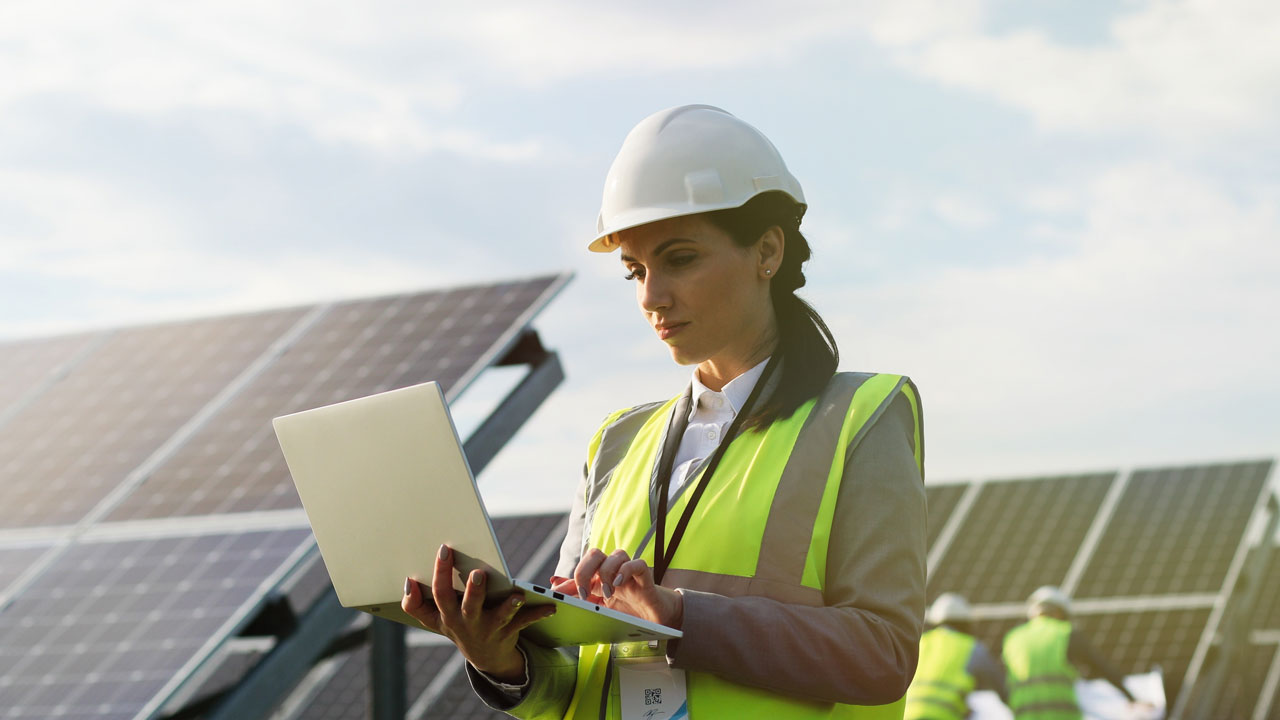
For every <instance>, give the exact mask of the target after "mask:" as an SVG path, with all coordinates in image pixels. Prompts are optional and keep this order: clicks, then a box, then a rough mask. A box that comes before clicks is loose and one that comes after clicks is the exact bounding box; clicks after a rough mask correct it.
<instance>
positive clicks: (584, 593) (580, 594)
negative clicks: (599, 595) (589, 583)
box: [578, 588, 587, 600]
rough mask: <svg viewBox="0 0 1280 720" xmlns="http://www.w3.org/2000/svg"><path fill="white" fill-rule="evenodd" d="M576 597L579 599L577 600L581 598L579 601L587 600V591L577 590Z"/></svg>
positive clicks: (583, 589)
mask: <svg viewBox="0 0 1280 720" xmlns="http://www.w3.org/2000/svg"><path fill="white" fill-rule="evenodd" d="M578 597H579V598H581V599H583V600H586V599H587V589H586V588H578Z"/></svg>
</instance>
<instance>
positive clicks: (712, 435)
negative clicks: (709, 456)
mask: <svg viewBox="0 0 1280 720" xmlns="http://www.w3.org/2000/svg"><path fill="white" fill-rule="evenodd" d="M707 439H708V440H715V439H716V431H715V430H708V431H707Z"/></svg>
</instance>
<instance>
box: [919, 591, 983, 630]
mask: <svg viewBox="0 0 1280 720" xmlns="http://www.w3.org/2000/svg"><path fill="white" fill-rule="evenodd" d="M924 621H925V622H927V623H929V624H930V625H941V624H943V623H948V622H973V608H971V607H969V601H968V600H965V599H964V597H963V596H961V595H958V594H956V593H943V594H941V595H939V596H938V599H937V600H934V601H933V604H932V605H930V606H929V610H928V611H927V612H925V614H924Z"/></svg>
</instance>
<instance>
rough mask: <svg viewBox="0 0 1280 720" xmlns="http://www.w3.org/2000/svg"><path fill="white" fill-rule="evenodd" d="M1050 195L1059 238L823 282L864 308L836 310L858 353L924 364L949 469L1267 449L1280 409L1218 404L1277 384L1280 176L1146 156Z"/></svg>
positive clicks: (898, 363) (940, 452)
mask: <svg viewBox="0 0 1280 720" xmlns="http://www.w3.org/2000/svg"><path fill="white" fill-rule="evenodd" d="M1039 192H1040V194H1042V195H1043V194H1048V195H1051V196H1052V197H1053V198H1054V203H1055V206H1054V210H1055V214H1054V215H1052V216H1048V217H1044V218H1040V219H1038V220H1037V222H1038V223H1039V224H1040V225H1041V226H1043V227H1045V228H1048V230H1049V231H1051V232H1054V233H1056V235H1057V236H1058V237H1059V239H1061V240H1062V241H1063V242H1064V243H1067V244H1066V245H1065V247H1066V251H1065V252H1060V253H1056V254H1054V255H1053V256H1051V257H1050V256H1043V255H1041V256H1032V257H1031V258H1030V259H1026V260H1024V261H1021V262H1017V263H1009V264H1003V265H1001V266H999V267H986V268H983V267H963V268H956V267H953V268H948V269H942V270H941V271H938V272H934V273H929V274H927V275H925V276H923V277H911V278H908V279H905V280H900V281H889V282H884V283H880V284H876V285H863V286H850V287H844V288H838V289H837V288H826V289H824V290H822V291H821V295H820V297H819V298H818V307H819V308H823V307H833V308H835V307H849V308H859V309H860V312H859V313H858V315H857V316H851V315H849V314H847V313H845V314H840V315H834V316H832V317H829V318H828V319H829V320H831V324H832V326H833V328H834V329H835V330H836V332H837V336H838V337H842V338H854V339H856V344H850V345H849V347H850V350H851V351H850V352H846V355H847V356H849V363H847V364H849V365H850V366H851V367H852V366H854V365H861V366H862V367H860V368H859V369H864V368H865V366H866V364H867V363H868V362H874V363H875V367H874V369H890V370H901V371H906V372H909V373H910V374H912V375H914V376H916V378H917V380H918V381H919V382H920V383H921V386H922V390H923V392H924V394H925V397H926V406H927V407H931V408H932V417H931V424H930V426H931V430H932V433H931V437H933V438H936V440H935V441H934V442H933V445H932V452H933V454H934V457H935V459H936V460H938V461H939V465H938V466H939V467H943V468H947V469H948V470H949V471H950V472H948V475H949V476H954V475H955V474H956V473H964V472H979V471H981V472H984V473H991V472H999V471H1000V470H1001V469H1021V470H1035V469H1037V468H1039V469H1043V468H1044V467H1063V468H1072V467H1074V468H1087V467H1098V466H1106V465H1109V464H1114V463H1118V462H1120V463H1128V462H1132V461H1133V458H1134V457H1142V456H1144V455H1145V456H1148V457H1169V456H1171V455H1173V456H1180V457H1185V456H1186V455H1187V454H1188V453H1190V454H1192V455H1194V454H1195V453H1196V452H1197V451H1198V450H1200V449H1203V451H1202V455H1218V454H1221V453H1223V452H1227V453H1245V452H1254V453H1256V452H1265V451H1269V450H1270V449H1271V443H1273V438H1274V434H1275V432H1276V431H1277V430H1280V427H1278V426H1277V423H1276V421H1274V420H1272V421H1270V425H1267V424H1266V423H1265V422H1264V423H1258V424H1245V426H1243V427H1242V425H1241V424H1240V423H1238V422H1234V421H1224V420H1223V413H1224V412H1228V413H1230V414H1232V415H1241V416H1243V415H1246V414H1248V413H1249V412H1250V411H1249V408H1251V407H1253V406H1254V405H1253V403H1254V402H1255V401H1256V400H1255V399H1256V398H1257V397H1258V394H1259V393H1260V392H1261V393H1264V394H1265V393H1271V394H1273V395H1274V389H1269V388H1272V386H1273V384H1271V383H1268V382H1266V381H1265V380H1264V378H1267V377H1270V376H1271V375H1272V374H1273V373H1274V369H1273V368H1272V367H1271V366H1272V365H1273V362H1274V358H1275V357H1280V337H1277V335H1276V334H1275V332H1274V325H1275V311H1274V308H1276V307H1280V286H1277V285H1276V283H1275V282H1274V278H1276V277H1277V276H1280V245H1277V244H1276V243H1275V241H1274V238H1275V237H1277V236H1280V212H1278V211H1277V208H1278V207H1280V203H1277V200H1278V199H1280V186H1271V187H1268V188H1256V189H1252V190H1250V191H1248V192H1240V191H1237V190H1235V189H1233V188H1230V187H1227V186H1224V185H1221V184H1218V183H1214V182H1210V181H1208V180H1206V179H1204V178H1203V177H1200V176H1197V175H1194V174H1191V173H1188V172H1185V171H1180V170H1178V169H1177V168H1173V167H1170V166H1168V165H1165V164H1160V163H1148V162H1138V163H1131V164H1126V165H1123V166H1118V167H1114V168H1111V169H1109V170H1107V171H1105V172H1102V173H1100V174H1099V175H1098V176H1097V177H1095V178H1093V180H1092V181H1090V182H1089V183H1087V184H1086V185H1085V186H1084V187H1082V188H1076V189H1074V190H1073V191H1068V190H1063V191H1062V192H1060V193H1047V191H1044V190H1041V191H1039ZM1071 197H1075V198H1078V203H1079V204H1078V205H1077V206H1076V208H1075V210H1076V212H1074V213H1069V214H1065V215H1063V214H1062V203H1064V202H1069V201H1068V200H1066V198H1071ZM846 343H849V341H848V340H846ZM1227 427H1230V428H1232V430H1230V432H1229V433H1225V434H1224V432H1220V428H1222V429H1225V428H1227Z"/></svg>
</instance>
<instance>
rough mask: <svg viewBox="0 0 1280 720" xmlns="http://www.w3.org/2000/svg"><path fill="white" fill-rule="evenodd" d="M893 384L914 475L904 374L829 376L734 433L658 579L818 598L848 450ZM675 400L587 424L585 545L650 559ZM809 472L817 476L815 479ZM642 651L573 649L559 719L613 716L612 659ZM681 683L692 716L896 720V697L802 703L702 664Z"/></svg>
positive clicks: (675, 512)
mask: <svg viewBox="0 0 1280 720" xmlns="http://www.w3.org/2000/svg"><path fill="white" fill-rule="evenodd" d="M899 393H902V394H903V395H904V396H906V397H907V398H908V400H909V401H910V403H911V407H912V410H913V413H914V415H915V448H916V462H917V464H918V465H919V466H920V468H921V474H922V476H923V463H924V459H923V444H922V442H921V440H922V438H921V432H922V428H921V423H920V406H919V399H918V396H917V394H916V391H915V387H914V386H913V385H912V384H911V382H910V380H908V379H907V378H905V377H903V376H900V375H869V374H863V373H840V374H837V375H836V376H834V378H833V379H832V381H831V382H830V383H828V386H827V389H826V390H825V391H824V393H823V395H822V397H820V398H815V399H813V400H810V401H808V402H807V403H805V404H804V405H802V406H800V408H799V409H798V410H796V412H795V413H794V414H793V415H791V416H790V417H788V418H786V419H782V420H778V421H775V422H774V423H772V424H771V425H769V426H768V427H766V428H764V429H759V428H756V429H752V430H748V431H745V432H743V433H741V434H740V435H739V436H738V437H736V438H734V439H733V440H732V442H731V443H730V444H729V446H728V447H727V448H726V449H725V453H724V455H723V457H722V459H721V462H720V467H719V468H718V469H717V470H716V472H715V475H714V476H713V477H712V479H711V483H712V484H711V485H710V486H708V487H707V489H706V492H705V494H704V495H703V497H702V499H701V501H700V502H699V504H698V507H697V510H696V511H695V513H694V515H693V516H692V518H691V520H690V522H689V525H688V528H687V529H686V531H685V537H684V540H683V542H682V543H681V545H680V547H679V550H678V551H677V553H676V554H675V556H674V557H673V559H672V562H671V566H670V567H669V568H668V570H667V573H666V576H665V577H664V579H663V584H664V585H669V586H672V587H682V588H687V589H690V590H699V591H705V592H712V593H718V594H721V595H726V596H730V597H737V596H746V595H751V596H763V597H768V598H772V599H774V600H778V601H780V602H786V603H795V604H800V605H808V606H812V607H820V606H822V605H823V595H822V591H823V587H824V586H825V583H824V580H825V578H826V561H827V543H828V541H829V539H830V534H831V525H832V519H833V517H834V515H835V506H836V497H837V495H838V493H839V489H840V481H841V478H842V477H843V475H844V466H845V462H846V451H847V450H849V449H851V448H853V447H854V446H855V445H856V444H857V442H858V441H859V440H861V438H862V437H863V435H865V433H866V432H867V430H868V429H869V428H870V427H871V425H872V424H873V423H874V422H875V420H876V419H877V418H878V417H879V416H880V414H881V413H883V412H884V410H885V409H886V408H888V406H889V404H890V403H891V402H892V401H893V399H894V398H895V397H896V396H897V395H898V394H899ZM679 399H680V398H679V397H677V398H673V399H672V400H669V401H667V402H666V403H663V404H661V405H658V406H656V408H655V406H653V405H651V406H647V407H644V408H640V409H633V410H631V411H623V412H619V413H615V414H614V415H613V416H611V417H610V418H608V419H607V420H606V422H605V425H604V426H603V427H602V428H601V431H600V432H597V433H596V436H595V438H594V439H593V440H592V443H591V446H590V448H589V452H588V472H589V473H590V474H591V475H592V476H593V479H594V478H602V477H606V474H608V477H609V480H608V483H607V485H604V489H603V490H602V491H600V492H599V493H598V495H597V497H595V498H588V499H587V500H588V507H594V508H595V511H594V513H590V512H589V518H588V522H589V525H588V527H587V529H585V530H584V537H589V544H590V546H591V547H598V548H601V549H603V550H605V551H606V552H610V551H612V550H614V549H617V548H623V549H626V550H627V551H628V552H633V551H634V550H635V549H636V548H638V547H640V546H641V544H642V543H643V544H644V550H643V551H642V553H641V554H640V555H639V557H643V558H645V560H647V561H648V562H649V564H650V565H652V564H653V553H654V549H653V546H654V543H652V542H645V538H646V535H647V533H648V532H649V530H650V527H651V524H652V520H651V514H650V507H649V505H650V503H649V500H648V498H649V497H650V481H651V478H652V473H653V468H654V466H655V464H656V462H657V460H658V456H659V453H660V452H661V450H662V445H663V439H664V437H665V434H666V429H667V426H668V421H669V419H670V415H671V413H672V411H673V409H674V408H675V406H676V403H677V401H678V400H679ZM811 415H812V418H811V417H810V416H811ZM814 478H822V480H821V481H819V482H814ZM693 482H694V480H693V479H691V480H690V486H692V483H693ZM593 484H594V483H590V482H589V483H588V486H589V487H590V486H592V485H593ZM690 495H691V493H682V494H681V495H680V496H679V497H677V498H676V500H675V501H674V502H673V503H672V506H671V508H670V514H671V516H672V517H679V516H680V513H681V512H682V511H683V510H684V507H685V504H686V502H687V500H688V497H689V496H690ZM726 549H732V551H729V552H727V551H726ZM799 558H804V560H803V564H801V563H799V562H797V560H798V559H799ZM646 650H647V648H644V647H643V644H640V645H637V644H626V645H614V646H610V645H591V646H584V647H582V648H580V649H579V657H578V675H577V683H576V685H575V688H574V696H573V699H572V701H571V703H570V705H569V709H568V712H567V713H566V715H565V717H566V718H573V719H575V720H579V719H581V720H587V719H589V720H597V718H600V717H608V718H615V719H616V718H618V717H619V713H620V710H619V706H618V703H619V700H618V686H619V682H618V680H617V677H616V673H617V669H616V667H615V665H614V664H613V663H611V662H610V658H611V657H624V656H634V655H637V654H651V652H646ZM606 679H608V682H607V683H606ZM685 684H686V689H687V693H688V710H689V715H690V717H691V718H693V719H694V720H707V719H708V718H800V719H805V718H823V719H831V720H835V719H837V718H841V719H842V718H857V719H859V720H862V719H864V718H867V719H873V720H882V719H884V720H887V719H889V718H893V719H894V720H900V719H901V718H902V716H903V715H902V713H903V707H904V703H905V701H904V700H899V701H897V702H895V703H890V704H888V705H880V706H874V707H859V706H853V705H842V704H836V703H824V702H815V701H806V700H801V699H797V698H795V697H791V696H787V695H782V694H779V693H775V692H771V691H768V690H763V689H760V688H755V687H750V686H747V685H742V684H739V683H735V682H732V681H730V680H727V679H725V678H722V677H719V676H716V675H712V674H709V673H703V672H689V673H687V674H686V677H685ZM606 688H607V691H606ZM606 694H607V696H608V697H607V700H606V699H605V696H606ZM602 702H607V708H605V709H606V710H607V713H606V714H602V713H601V710H602V708H601V703H602Z"/></svg>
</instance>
